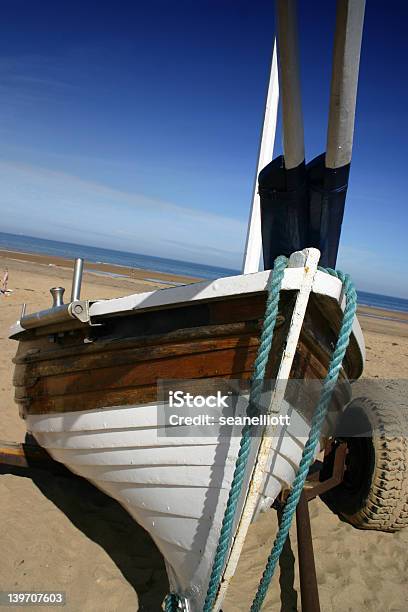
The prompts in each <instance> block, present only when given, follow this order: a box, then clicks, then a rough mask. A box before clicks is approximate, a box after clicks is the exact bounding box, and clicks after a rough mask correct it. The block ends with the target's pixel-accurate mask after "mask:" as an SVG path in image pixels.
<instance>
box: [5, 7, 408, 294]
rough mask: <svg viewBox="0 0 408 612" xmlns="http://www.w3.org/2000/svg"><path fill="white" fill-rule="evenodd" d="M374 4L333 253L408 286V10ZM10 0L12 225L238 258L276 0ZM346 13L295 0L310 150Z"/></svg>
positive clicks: (374, 282) (359, 269)
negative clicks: (339, 20)
mask: <svg viewBox="0 0 408 612" xmlns="http://www.w3.org/2000/svg"><path fill="white" fill-rule="evenodd" d="M367 4H368V6H367V10H366V25H365V32H364V41H363V51H362V62H361V68H360V85H359V95H358V108H357V118H356V131H355V144H354V155H353V162H352V170H351V179H350V189H349V195H348V201H347V208H346V215H345V222H344V225H343V234H342V240H341V246H340V257H339V261H338V264H339V266H341V267H342V268H343V269H347V270H348V271H350V272H351V273H352V274H353V275H354V277H355V280H356V282H357V284H358V286H359V288H360V289H363V290H368V291H376V292H379V293H389V294H390V293H391V294H393V295H399V296H402V297H408V283H407V280H406V278H407V274H406V269H407V264H408V247H407V226H408V212H407V208H408V206H407V197H406V189H407V187H406V184H405V180H406V175H407V169H406V159H407V154H406V150H407V140H408V129H407V120H406V106H407V89H408V86H407V82H406V62H407V49H408V43H407V37H406V33H405V32H404V28H405V26H406V23H407V18H408V8H407V7H406V4H405V3H404V2H402V0H401V1H396V0H394V1H393V2H392V3H384V2H380V1H379V0H369V2H368V3H367ZM0 5H1V10H2V19H1V20H0V185H1V188H0V210H1V220H2V224H1V230H2V231H6V232H7V231H8V232H13V233H19V232H21V233H25V234H30V235H34V236H38V237H42V238H51V239H55V240H58V239H61V240H66V241H71V242H77V243H82V244H90V245H96V246H103V247H106V248H115V249H121V250H128V251H129V250H130V251H135V252H138V253H146V254H149V255H158V256H162V257H171V258H174V259H185V260H190V261H198V262H200V263H208V264H212V265H220V266H225V267H233V268H239V267H240V265H241V261H242V252H243V248H244V243H245V233H246V224H247V218H248V211H249V205H250V201H251V190H252V184H253V177H254V171H255V165H256V155H257V148H258V141H259V132H260V127H261V122H262V115H263V104H264V96H265V88H266V84H267V78H268V69H269V61H270V54H271V46H272V41H273V36H274V17H273V2H272V1H268V2H266V1H263V0H254V1H252V2H249V0H245V1H240V0H238V1H237V0H235V1H234V2H233V1H232V0H206V1H204V0H196V1H195V2H193V1H192V0H189V1H188V2H186V1H183V0H178V1H177V2H170V1H169V0H167V1H158V0H151V1H150V2H148V3H147V2H143V3H142V2H130V1H127V0H122V1H121V2H120V3H117V2H113V0H111V1H109V2H104V1H101V0H100V1H99V2H95V1H90V0H86V1H85V2H77V1H76V0H71V1H70V2H67V1H65V0H61V1H60V2H57V3H56V2H48V0H41V2H32V0H1V4H0ZM334 16H335V2H334V0H333V1H332V0H326V1H323V0H322V1H317V0H316V1H314V2H305V1H302V0H301V2H300V37H301V41H300V42H301V57H302V85H303V106H304V115H305V136H306V151H307V158H308V159H311V158H312V157H313V156H315V155H317V154H318V153H320V152H322V151H323V150H324V146H325V140H326V126H327V108H328V94H329V84H330V65H331V52H332V39H333V28H334ZM280 142H281V136H280V134H279V133H278V134H277V139H276V147H275V154H278V153H280V148H281V147H280Z"/></svg>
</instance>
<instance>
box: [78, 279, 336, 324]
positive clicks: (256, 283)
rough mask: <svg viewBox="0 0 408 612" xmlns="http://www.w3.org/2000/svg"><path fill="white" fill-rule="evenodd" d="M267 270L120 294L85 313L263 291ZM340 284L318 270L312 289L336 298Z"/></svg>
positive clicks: (295, 284)
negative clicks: (145, 291) (130, 293)
mask: <svg viewBox="0 0 408 612" xmlns="http://www.w3.org/2000/svg"><path fill="white" fill-rule="evenodd" d="M303 273H304V272H303V269H302V268H287V269H286V270H285V274H284V277H283V282H282V289H283V291H290V290H298V289H300V286H301V284H302V279H303ZM269 276H270V271H268V270H267V271H264V272H256V273H254V274H246V275H239V276H227V277H224V278H218V279H217V280H214V281H203V282H200V283H192V284H191V285H183V286H182V287H170V288H169V289H158V290H156V291H149V292H147V293H134V294H132V295H128V296H125V297H122V298H113V299H111V300H101V301H97V302H94V303H93V304H91V305H90V308H89V315H90V317H91V318H93V317H97V316H107V315H115V314H119V313H123V312H132V311H135V310H138V311H142V310H146V309H150V308H152V309H156V308H167V307H169V306H173V305H174V306H175V305H181V304H183V303H187V302H199V301H207V300H210V299H220V298H225V297H229V296H231V297H233V296H240V295H245V294H249V293H261V292H263V291H266V289H267V284H268V280H269ZM341 289H342V284H341V282H340V281H339V280H338V279H337V278H334V277H333V276H329V275H328V274H325V273H324V272H318V274H317V275H316V279H315V282H314V284H313V291H314V292H315V293H321V294H323V295H327V296H329V297H332V298H334V299H336V300H339V299H340V296H341Z"/></svg>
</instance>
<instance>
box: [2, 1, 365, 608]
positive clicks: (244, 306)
mask: <svg viewBox="0 0 408 612" xmlns="http://www.w3.org/2000/svg"><path fill="white" fill-rule="evenodd" d="M280 4H281V8H282V7H283V8H282V10H284V11H285V10H286V8H285V7H286V6H290V7H292V6H293V2H290V3H288V4H286V2H282V3H280ZM289 12H290V11H289ZM292 17H293V16H292ZM288 40H293V37H290V36H289V37H288ZM289 72H290V74H291V75H293V74H294V70H293V69H292V70H291V71H289ZM271 75H272V76H271V83H272V82H273V80H274V79H276V57H275V60H274V62H273V63H272V73H271ZM282 77H283V79H284V82H283V84H284V86H285V87H286V88H288V87H289V85H290V83H289V84H288V83H287V82H286V83H285V78H286V77H284V74H282ZM269 95H270V96H272V97H270V99H268V103H267V112H266V115H265V122H266V121H267V120H268V122H270V121H271V119H270V117H269V115H270V112H271V108H276V102H277V92H276V88H275V89H274V88H273V87H271V86H270V90H269ZM354 97H355V92H354ZM272 98H274V99H273V100H272ZM295 98H296V96H295ZM286 103H287V100H286ZM347 103H349V98H347ZM340 106H341V105H340ZM338 107H339V104H338V103H336V107H335V108H336V112H337V110H338ZM268 113H269V115H268ZM268 117H269V118H268ZM272 119H273V118H272ZM272 123H273V120H272ZM264 128H265V129H264V135H265V134H267V135H268V129H267V128H268V126H267V125H266V126H264ZM348 128H349V126H347V129H348ZM346 132H347V130H346ZM287 135H288V131H286V136H287ZM343 135H344V134H343ZM348 135H349V134H348V132H347V133H346V134H345V136H347V137H348ZM268 137H269V136H268ZM295 140H296V141H297V143H299V138H297V139H295ZM262 143H263V144H262V146H261V155H260V164H262V165H263V164H264V163H265V162H266V158H265V155H264V152H265V146H266V144H265V138H263V139H262ZM348 146H349V147H350V148H351V144H350V142H348ZM287 153H288V151H285V156H286V155H287ZM303 153H304V152H303ZM303 153H302V154H303ZM287 157H288V159H289V155H287ZM294 158H296V159H302V156H301V155H300V156H299V155H295V156H294ZM251 218H252V221H251V223H250V229H249V234H248V242H247V249H246V255H247V257H246V262H245V265H244V271H245V274H243V275H239V276H233V277H228V278H221V279H218V280H216V281H208V282H200V283H194V284H191V285H186V286H181V287H175V288H169V289H162V290H158V291H153V292H149V293H141V294H135V295H130V296H126V297H123V298H118V299H111V300H96V301H90V302H89V301H83V300H81V299H80V295H79V287H80V276H81V264H80V263H79V264H78V265H77V267H76V273H75V276H74V283H73V291H72V295H71V301H70V303H69V304H63V303H62V299H61V290H60V289H58V288H55V289H53V290H52V293H53V296H54V304H53V307H52V308H50V309H49V310H46V311H42V312H39V313H34V314H25V313H23V315H22V317H21V319H20V321H19V322H17V324H16V325H15V326H14V327H13V329H12V331H11V337H12V338H14V339H16V340H18V342H19V344H18V350H17V355H16V357H15V364H16V366H15V375H14V384H15V388H16V400H17V402H18V404H19V405H20V411H21V415H22V417H23V418H24V419H26V423H27V429H28V431H29V432H30V433H31V434H32V435H33V436H34V437H35V438H36V440H37V441H38V443H39V444H40V445H41V446H43V447H44V448H45V449H47V451H48V452H49V453H50V455H51V456H52V457H53V458H54V459H56V460H58V461H60V462H62V463H63V464H65V465H66V466H67V467H68V468H69V469H70V470H72V471H73V472H75V473H77V474H79V475H81V476H83V477H85V478H87V479H89V480H90V481H91V482H92V483H94V484H95V485H96V486H97V487H99V488H100V489H101V490H103V491H105V492H106V493H108V494H109V495H111V496H112V497H114V498H115V499H116V500H118V501H119V502H120V503H121V504H122V505H123V507H124V508H126V509H127V511H128V512H129V513H130V514H131V515H132V517H134V518H135V520H136V521H137V522H138V523H140V524H141V525H142V526H143V527H144V528H145V529H146V530H147V531H148V532H149V533H150V535H151V537H152V538H153V540H154V541H155V543H156V545H157V546H158V548H159V549H160V550H161V552H162V554H163V556H164V559H165V561H166V565H167V569H168V576H169V582H170V588H171V590H172V591H174V592H177V593H178V594H180V595H181V596H182V598H183V602H184V609H185V610H191V611H193V612H198V611H199V610H202V607H203V602H204V599H205V595H206V590H207V586H208V582H209V576H210V572H211V567H212V563H213V560H214V555H215V550H216V547H217V543H218V537H219V533H220V527H221V523H222V519H223V515H224V510H225V505H226V501H227V498H228V493H229V489H230V485H231V481H232V476H233V472H234V467H235V462H236V458H237V453H238V449H239V442H240V432H241V428H240V427H238V428H235V429H234V428H233V429H232V430H231V431H230V432H229V434H228V435H220V434H219V433H217V434H215V433H214V434H212V435H211V432H210V433H209V434H208V435H201V434H200V435H198V434H197V435H194V433H192V432H191V430H187V433H186V430H185V429H184V428H183V426H182V425H180V426H178V427H175V428H174V429H173V430H172V432H171V435H166V432H165V431H164V430H165V429H166V428H165V427H164V426H163V422H162V420H161V414H162V412H163V410H164V411H165V412H166V411H168V409H169V406H168V405H167V404H166V401H163V400H161V399H160V397H159V395H158V386H157V383H158V381H160V380H163V379H164V380H174V381H180V380H187V381H190V382H193V383H199V384H201V383H202V384H203V385H204V388H205V389H206V392H210V391H211V390H214V389H216V388H219V387H220V386H221V385H225V384H228V381H234V380H239V381H240V383H241V385H242V393H241V396H242V397H243V398H244V400H245V399H246V397H247V389H248V386H249V381H250V378H251V374H252V369H253V364H254V360H255V356H256V353H257V349H258V346H259V333H260V328H261V324H262V320H263V317H264V313H265V303H266V295H267V286H268V282H269V281H270V276H271V272H270V271H269V270H267V271H264V272H257V271H256V270H257V269H258V262H259V255H260V249H261V245H260V235H261V231H260V226H259V218H260V208H259V197H258V196H257V193H256V192H255V193H254V201H253V207H252V213H251ZM256 222H258V229H256V231H255V229H254V228H255V226H256ZM264 229H265V228H264ZM303 246H307V245H303ZM303 246H302V247H301V249H300V250H299V251H298V252H296V253H294V254H293V255H292V256H291V258H290V260H289V265H288V267H287V269H286V270H285V273H284V277H283V282H282V291H281V298H280V303H279V316H278V320H277V325H276V329H275V334H274V340H273V345H272V349H271V353H270V359H269V364H268V368H267V379H269V380H272V379H276V384H275V385H273V386H272V390H271V391H269V392H266V394H265V397H266V400H265V401H266V407H267V412H268V414H278V413H279V414H287V415H290V417H291V418H290V422H289V423H286V424H282V423H279V424H278V425H276V424H275V425H273V424H269V425H267V426H266V427H264V428H261V430H260V435H259V436H258V437H256V438H254V440H253V442H252V446H251V455H250V459H249V462H248V466H247V470H246V474H245V478H244V486H243V489H242V494H241V499H240V501H239V504H238V511H237V514H236V520H235V525H234V529H233V536H234V537H233V539H232V541H231V544H230V550H229V554H228V557H227V561H226V564H225V567H224V568H223V580H222V584H221V587H220V589H219V593H218V597H217V601H216V603H215V609H219V607H220V605H221V602H222V599H223V596H224V594H225V590H226V588H227V586H228V582H229V580H230V578H231V576H232V575H233V573H234V569H235V567H236V564H237V562H238V559H239V555H240V552H241V549H242V546H243V542H244V539H245V534H246V532H247V529H248V526H249V524H250V522H251V521H253V520H255V519H256V518H257V516H258V514H259V512H261V511H264V510H267V509H268V508H270V506H271V505H272V503H273V501H274V500H275V498H276V497H277V495H278V494H279V493H280V491H281V490H282V489H284V488H288V487H290V485H291V483H292V481H293V479H294V476H295V474H296V470H297V467H298V465H299V461H300V458H301V454H302V450H303V447H304V444H305V442H306V439H307V435H308V432H309V429H310V427H309V425H310V420H311V412H312V409H313V406H309V408H310V409H308V408H307V406H308V398H307V394H306V393H305V391H304V390H301V391H300V392H299V393H297V394H296V393H290V392H289V388H288V380H289V379H293V380H302V381H316V383H317V384H321V381H322V379H323V378H324V377H325V375H326V372H327V368H328V364H329V360H330V358H331V354H332V351H333V347H334V344H335V342H336V339H337V335H338V332H339V327H340V322H341V317H342V309H343V308H344V298H343V293H342V284H341V282H340V281H339V280H338V279H337V278H335V277H334V276H332V275H330V274H328V273H325V272H323V271H320V270H318V269H317V267H318V261H319V257H320V253H319V251H318V250H317V249H313V248H306V249H303ZM248 272H252V273H248ZM363 365H364V342H363V337H362V334H361V330H360V327H359V325H358V322H357V320H356V321H355V322H354V327H353V333H352V336H351V339H350V344H349V347H348V350H347V353H346V356H345V359H344V361H343V367H342V371H341V374H340V379H341V380H342V381H343V382H345V383H347V381H350V380H353V379H356V378H358V377H359V376H360V375H361V373H362V370H363ZM348 400H349V390H348V386H347V384H346V385H342V386H341V387H339V388H338V389H337V390H336V392H335V394H334V400H333V407H332V411H331V418H332V420H333V421H335V420H336V418H337V416H338V415H339V414H341V411H342V410H343V407H344V405H345V404H346V403H347V402H348ZM244 403H245V402H244ZM309 404H310V402H309ZM305 407H306V408H305ZM300 426H301V427H300ZM323 442H324V441H323V439H322V444H323Z"/></svg>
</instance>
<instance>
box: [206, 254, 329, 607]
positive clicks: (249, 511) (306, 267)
mask: <svg viewBox="0 0 408 612" xmlns="http://www.w3.org/2000/svg"><path fill="white" fill-rule="evenodd" d="M304 255H305V256H304V257H303V258H302V260H299V254H298V253H295V254H294V256H292V257H291V259H290V263H289V265H291V264H292V265H294V266H299V267H296V268H294V269H296V270H299V271H300V272H301V273H302V278H301V282H300V286H299V292H298V295H297V298H296V303H295V307H294V309H293V314H292V319H291V323H290V328H289V333H288V336H287V340H286V345H285V348H284V351H283V354H282V358H281V362H280V365H279V371H278V375H277V378H276V384H275V388H274V390H273V392H272V396H271V400H270V404H269V408H268V413H269V414H271V413H274V414H280V413H281V405H282V402H283V399H284V396H285V391H286V387H287V384H288V380H289V375H290V371H291V368H292V363H293V359H294V357H295V354H296V347H297V344H298V341H299V336H300V332H301V329H302V325H303V319H304V318H305V314H306V308H307V305H308V302H309V296H310V293H311V291H312V287H313V282H314V279H315V276H316V274H317V265H318V263H319V258H320V253H319V251H318V250H317V249H307V250H306V252H304ZM275 429H276V428H275V427H273V426H267V427H265V430H264V432H263V435H262V440H261V443H260V445H259V450H258V454H257V457H256V460H255V466H254V469H253V473H252V478H251V482H250V485H249V489H248V494H247V497H246V500H245V504H244V508H243V511H242V514H241V520H240V522H239V525H238V529H237V531H236V533H235V538H234V541H233V545H232V548H231V552H230V556H229V559H228V562H227V566H226V568H225V571H224V575H223V578H222V582H221V586H220V589H219V592H218V595H217V600H216V602H215V605H214V611H216V610H219V608H220V606H221V604H222V600H223V599H224V596H225V593H226V591H227V589H228V586H229V583H230V581H231V578H232V576H233V575H234V572H235V570H236V567H237V564H238V561H239V558H240V556H241V552H242V548H243V546H244V542H245V538H246V535H247V532H248V529H249V525H250V524H251V521H252V519H253V517H254V514H255V510H256V507H257V504H258V502H259V499H260V497H261V495H262V492H263V489H264V483H265V480H266V477H267V467H268V460H269V458H270V455H271V450H272V445H273V433H274V430H275Z"/></svg>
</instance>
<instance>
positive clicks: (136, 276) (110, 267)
mask: <svg viewBox="0 0 408 612" xmlns="http://www.w3.org/2000/svg"><path fill="white" fill-rule="evenodd" d="M0 258H6V259H9V260H14V261H20V262H25V263H31V264H33V263H34V264H35V263H36V264H39V265H41V266H47V268H48V267H53V266H55V267H59V268H61V269H64V270H72V268H73V260H72V259H70V258H65V257H61V256H55V255H45V254H43V253H27V252H21V251H12V250H9V249H0ZM84 271H85V272H87V273H90V274H94V275H95V276H98V277H103V276H105V277H110V278H117V279H118V280H120V279H123V280H136V281H145V282H146V283H154V284H155V285H163V286H169V285H170V286H178V285H183V284H190V283H194V282H200V281H202V280H204V279H202V278H192V277H189V276H181V275H177V274H168V273H165V272H157V271H155V270H150V269H149V270H148V269H144V268H131V267H127V266H122V265H118V264H112V263H102V262H97V263H95V262H91V261H85V267H84ZM358 315H359V317H365V318H367V319H376V320H379V321H383V322H387V321H389V322H395V323H403V324H408V312H403V311H400V310H392V309H383V308H376V307H375V306H367V305H366V304H359V305H358Z"/></svg>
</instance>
